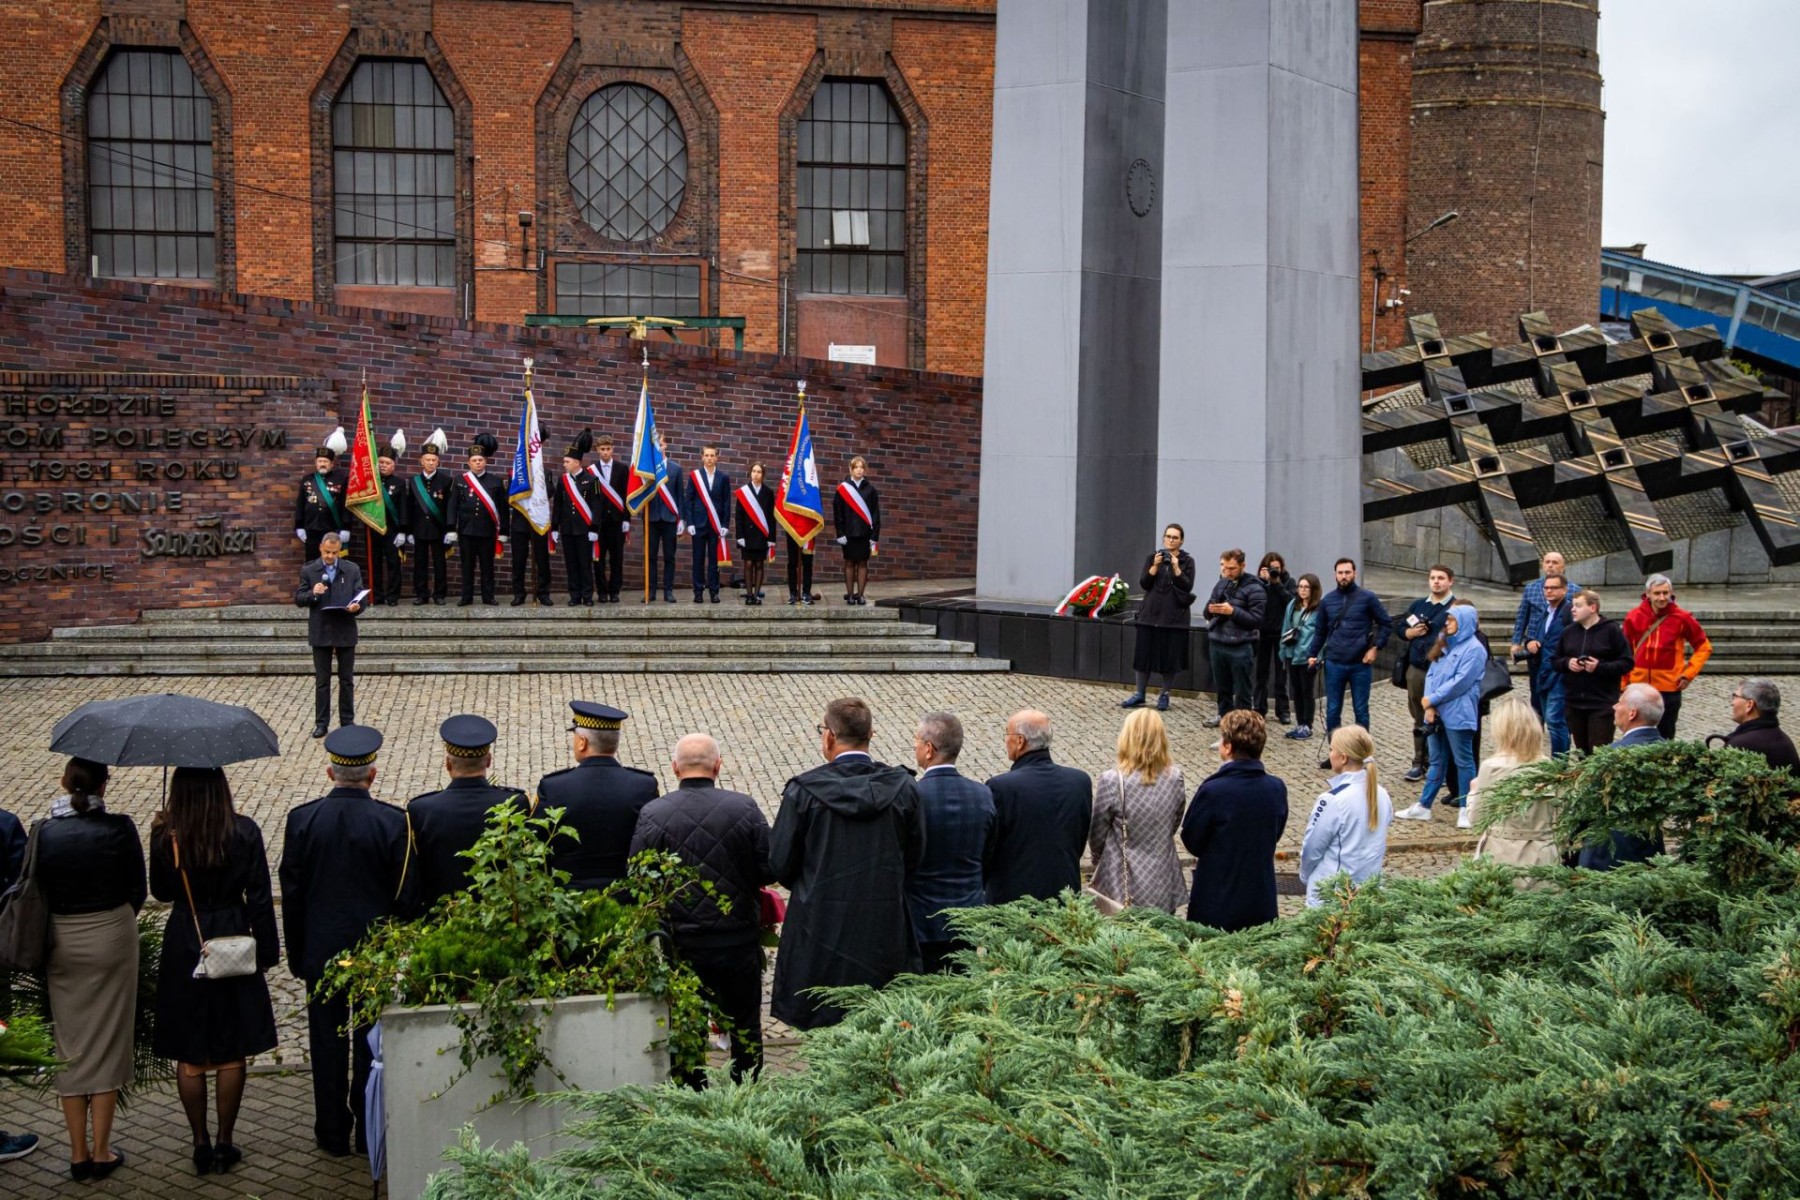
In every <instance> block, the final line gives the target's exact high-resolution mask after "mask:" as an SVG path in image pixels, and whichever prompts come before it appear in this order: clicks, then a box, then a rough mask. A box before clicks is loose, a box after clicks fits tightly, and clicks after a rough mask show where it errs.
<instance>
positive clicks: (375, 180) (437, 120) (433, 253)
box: [331, 59, 456, 287]
mask: <svg viewBox="0 0 1800 1200" xmlns="http://www.w3.org/2000/svg"><path fill="white" fill-rule="evenodd" d="M331 149H332V156H331V158H332V162H331V165H332V187H333V200H334V212H333V227H334V228H335V230H336V232H337V256H336V257H337V282H338V283H340V284H374V285H377V286H385V287H452V286H454V285H455V283H456V154H455V150H456V122H455V119H454V116H453V115H452V113H451V111H450V104H449V102H448V101H446V100H445V99H444V94H443V93H442V92H441V91H439V90H438V86H437V83H436V81H434V80H433V79H432V78H431V71H430V69H429V68H428V67H426V65H425V64H424V63H422V62H392V61H386V60H381V59H365V60H364V61H362V62H359V63H357V64H356V69H355V70H354V71H352V72H351V73H350V78H349V80H348V82H346V83H345V84H344V88H343V90H342V91H340V92H339V93H338V98H337V101H336V102H335V103H334V104H332V106H331Z"/></svg>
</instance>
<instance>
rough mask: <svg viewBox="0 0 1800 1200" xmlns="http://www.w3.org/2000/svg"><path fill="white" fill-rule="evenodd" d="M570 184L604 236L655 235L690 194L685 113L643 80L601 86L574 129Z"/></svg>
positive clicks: (630, 238)
mask: <svg viewBox="0 0 1800 1200" xmlns="http://www.w3.org/2000/svg"><path fill="white" fill-rule="evenodd" d="M569 187H570V188H571V189H572V190H573V191H574V193H575V203H576V205H577V206H578V207H579V208H580V210H581V219H582V220H584V221H586V222H587V223H588V225H589V226H590V227H591V228H592V229H593V230H594V231H595V232H596V233H599V234H600V235H601V236H602V237H608V238H611V239H613V240H614V241H618V242H642V241H648V240H649V239H651V238H653V237H655V236H656V235H657V234H659V233H661V232H662V231H663V230H664V229H666V228H668V225H669V222H670V221H673V220H674V219H675V214H676V213H677V212H678V211H680V209H681V198H682V196H684V195H685V194H686V193H687V135H686V133H685V132H684V131H683V130H682V128H681V118H680V117H678V116H677V115H676V114H675V110H674V108H672V107H671V106H670V105H669V102H668V101H667V100H665V99H663V98H662V96H661V95H659V94H658V93H657V92H655V91H653V90H652V89H650V88H647V87H644V86H643V85H642V84H636V83H616V84H613V85H612V86H610V87H603V88H601V89H600V90H599V91H597V92H595V93H594V94H593V95H591V96H589V97H588V98H587V100H586V101H584V102H583V103H582V106H581V111H580V112H578V113H576V114H575V124H574V126H573V128H571V129H570V130H569Z"/></svg>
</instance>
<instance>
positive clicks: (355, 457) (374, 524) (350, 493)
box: [344, 386, 388, 533]
mask: <svg viewBox="0 0 1800 1200" xmlns="http://www.w3.org/2000/svg"><path fill="white" fill-rule="evenodd" d="M344 507H346V508H348V509H349V510H350V511H351V512H352V513H354V514H355V515H356V519H357V520H359V521H361V522H362V523H363V524H364V525H367V526H368V527H369V528H370V529H373V530H374V531H375V532H376V533H386V532H387V531H388V528H387V502H386V499H385V497H383V496H382V494H381V472H380V470H379V469H377V467H376V465H375V428H374V422H372V421H370V420H369V389H368V387H367V386H365V387H364V388H363V393H362V415H361V416H360V417H359V418H357V422H356V440H355V441H354V442H352V443H351V445H350V481H349V482H348V483H347V484H345V485H344Z"/></svg>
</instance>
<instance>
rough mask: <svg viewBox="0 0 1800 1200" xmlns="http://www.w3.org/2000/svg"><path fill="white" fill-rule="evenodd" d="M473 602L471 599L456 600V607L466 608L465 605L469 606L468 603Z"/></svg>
mask: <svg viewBox="0 0 1800 1200" xmlns="http://www.w3.org/2000/svg"><path fill="white" fill-rule="evenodd" d="M473 603H475V602H474V601H473V600H458V601H457V602H456V607H458V608H467V607H469V605H471V604H473Z"/></svg>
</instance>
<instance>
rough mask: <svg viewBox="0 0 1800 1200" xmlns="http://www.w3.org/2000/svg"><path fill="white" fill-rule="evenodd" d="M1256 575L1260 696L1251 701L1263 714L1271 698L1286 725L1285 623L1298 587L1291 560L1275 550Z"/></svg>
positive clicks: (1287, 719) (1267, 557)
mask: <svg viewBox="0 0 1800 1200" xmlns="http://www.w3.org/2000/svg"><path fill="white" fill-rule="evenodd" d="M1256 578H1257V579H1258V580H1259V581H1261V583H1262V585H1263V619H1262V628H1261V629H1260V630H1258V632H1257V638H1256V696H1255V702H1254V703H1253V704H1252V705H1251V707H1252V708H1254V709H1256V711H1257V714H1258V715H1259V716H1263V717H1267V716H1268V715H1269V701H1270V700H1271V699H1273V700H1274V701H1275V719H1276V720H1277V721H1280V722H1281V723H1282V724H1283V725H1286V724H1287V723H1288V721H1289V714H1288V686H1287V664H1286V663H1284V662H1282V661H1281V654H1280V649H1281V625H1282V622H1283V621H1285V620H1286V619H1287V610H1288V605H1289V604H1291V603H1292V602H1293V599H1294V592H1295V589H1296V588H1297V587H1298V584H1297V583H1296V581H1295V579H1294V577H1293V576H1292V575H1289V574H1288V571H1287V560H1286V559H1284V558H1282V557H1281V555H1280V554H1278V553H1276V552H1275V551H1273V550H1271V551H1269V552H1268V553H1267V554H1265V555H1263V557H1262V565H1261V566H1259V567H1257V569H1256Z"/></svg>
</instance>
